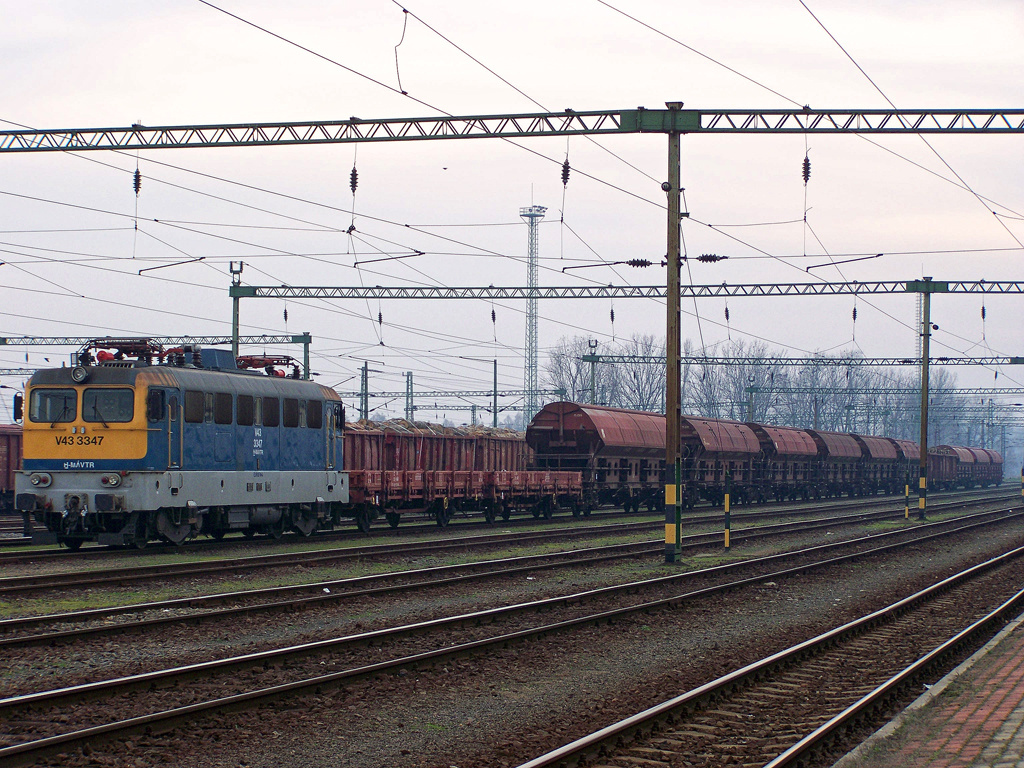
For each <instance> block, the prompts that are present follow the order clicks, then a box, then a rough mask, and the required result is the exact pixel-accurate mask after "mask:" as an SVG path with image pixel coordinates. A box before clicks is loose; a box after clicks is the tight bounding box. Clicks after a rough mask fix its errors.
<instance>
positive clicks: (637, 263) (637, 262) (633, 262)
mask: <svg viewBox="0 0 1024 768" xmlns="http://www.w3.org/2000/svg"><path fill="white" fill-rule="evenodd" d="M626 265H627V266H630V267H649V266H651V262H650V261H649V260H648V259H629V260H628V261H626Z"/></svg>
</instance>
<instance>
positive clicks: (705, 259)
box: [697, 253, 729, 264]
mask: <svg viewBox="0 0 1024 768" xmlns="http://www.w3.org/2000/svg"><path fill="white" fill-rule="evenodd" d="M728 258H729V257H728V256H719V255H718V254H717V253H702V254H701V255H700V256H698V257H697V261H699V262H701V263H702V264H714V263H715V262H716V261H725V260H726V259H728Z"/></svg>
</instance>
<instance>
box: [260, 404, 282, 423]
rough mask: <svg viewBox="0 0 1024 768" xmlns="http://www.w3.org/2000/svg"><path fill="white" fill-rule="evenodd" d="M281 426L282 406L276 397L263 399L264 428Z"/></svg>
mask: <svg viewBox="0 0 1024 768" xmlns="http://www.w3.org/2000/svg"><path fill="white" fill-rule="evenodd" d="M280 424H281V406H280V404H279V401H278V399H277V398H276V397H264V398H263V426H265V427H276V426H279V425H280Z"/></svg>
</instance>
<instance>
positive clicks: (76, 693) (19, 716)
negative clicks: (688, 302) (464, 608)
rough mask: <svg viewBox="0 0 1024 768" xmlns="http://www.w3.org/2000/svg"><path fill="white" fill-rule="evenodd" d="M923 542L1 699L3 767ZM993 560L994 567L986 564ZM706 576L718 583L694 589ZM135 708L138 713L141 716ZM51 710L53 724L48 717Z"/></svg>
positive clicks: (671, 579)
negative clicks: (682, 589)
mask: <svg viewBox="0 0 1024 768" xmlns="http://www.w3.org/2000/svg"><path fill="white" fill-rule="evenodd" d="M1017 514H1020V511H1018V513H1017ZM960 533H963V530H961V531H960ZM946 535H948V532H947V534H946ZM928 538H932V537H919V538H918V539H915V540H913V541H904V542H900V543H897V544H890V545H886V546H883V547H878V548H874V549H870V550H866V551H859V552H855V553H848V554H844V555H840V556H838V557H829V558H826V559H817V560H813V561H812V562H805V563H802V564H800V565H798V566H789V567H785V568H783V569H781V570H776V571H772V572H761V573H758V574H757V575H752V576H751V575H747V576H744V577H741V578H731V577H730V574H731V573H735V571H736V569H737V568H742V567H748V568H749V564H747V563H744V564H740V565H735V566H719V567H718V568H714V569H709V570H706V571H702V572H691V573H687V574H673V575H672V576H667V577H661V578H658V579H652V580H649V581H645V582H635V583H631V584H623V585H617V586H614V587H606V588H603V589H597V590H592V591H590V592H586V593H579V594H573V595H565V596H561V597H558V598H548V599H545V600H540V601H535V602H531V603H519V604H515V605H508V606H501V607H498V608H493V609H488V610H480V611H475V612H472V613H469V614H461V615H458V616H448V617H443V618H439V619H433V620H428V621H422V622H418V623H414V624H409V625H402V626H398V627H388V628H382V629H378V630H372V631H366V632H360V633H357V634H355V635H348V636H344V637H339V638H333V639H329V640H321V641H317V642H312V643H306V644H302V645H297V646H289V647H285V648H277V649H272V650H267V651H261V652H257V653H251V654H246V655H243V656H238V657H231V658H226V659H218V660H215V661H209V662H203V663H197V664H190V665H186V666H183V667H176V668H171V669H163V670H155V671H152V672H147V673H144V674H139V675H132V676H129V677H124V678H116V679H111V680H102V681H97V682H92V683H87V684H83V685H77V686H69V687H65V688H62V689H57V690H51V691H41V692H36V693H28V694H24V695H20V696H13V697H9V698H7V699H4V700H0V720H2V721H4V722H6V723H7V724H8V725H7V727H6V728H5V730H6V732H7V739H8V741H9V742H10V741H15V742H17V743H9V744H8V745H4V746H3V747H2V748H0V761H10V762H11V764H18V763H20V762H29V761H32V760H35V759H37V758H39V757H41V756H44V755H48V754H54V753H58V752H62V751H66V750H68V749H72V748H74V747H76V746H77V745H81V744H83V743H85V742H90V741H94V740H96V739H109V738H114V737H123V736H126V735H128V734H132V733H139V732H141V731H147V732H151V733H161V732H163V731H166V730H169V729H173V728H175V727H176V726H178V725H182V724H188V725H189V726H190V728H195V727H196V725H197V717H198V716H199V715H201V714H203V713H210V712H215V711H221V710H224V709H225V708H226V709H230V710H237V709H238V708H243V709H244V708H248V707H252V706H254V705H256V704H258V703H261V702H268V701H276V700H277V699H279V698H282V697H285V696H290V695H294V694H298V693H303V692H306V693H308V692H312V691H322V690H325V689H329V688H331V687H337V686H339V685H345V684H347V683H349V682H351V681H354V680H359V679H365V678H367V677H375V676H379V675H385V674H389V673H396V672H397V671H399V670H401V669H410V668H417V667H422V666H423V665H431V664H438V663H441V662H446V663H447V662H449V661H453V660H455V659H458V658H461V657H464V656H467V655H477V654H484V655H486V654H488V653H491V652H493V651H495V650H496V649H499V648H507V647H509V646H514V645H516V644H519V643H523V642H527V641H530V640H536V639H539V638H548V637H551V636H553V635H558V634H562V633H567V632H573V631H578V630H579V629H580V628H582V627H588V626H594V625H601V624H605V623H609V622H615V621H619V620H624V619H628V618H629V617H635V616H640V615H647V614H650V613H652V612H657V611H660V610H666V609H676V608H678V607H679V606H680V605H682V604H684V603H688V602H699V601H709V600H714V599H715V597H714V596H715V595H718V594H720V593H723V592H725V591H729V590H734V589H737V588H740V587H743V586H749V585H753V584H757V583H763V582H764V581H765V580H766V579H772V580H781V579H785V578H789V577H791V576H794V575H796V574H804V573H807V572H808V571H810V570H815V569H821V568H826V567H832V566H835V565H837V564H840V563H847V562H850V561H853V560H857V559H860V558H866V557H873V556H879V555H884V554H885V553H887V552H891V551H892V549H893V548H896V547H907V546H919V545H920V544H921V543H922V542H924V541H926V540H927V539H928ZM834 546H841V545H828V546H827V547H818V548H815V550H814V551H815V552H818V553H824V552H828V551H829V550H830V549H832V548H833V547H834ZM1022 553H1024V549H1016V550H1014V551H1013V552H1012V553H1008V554H1007V555H1005V556H1004V558H1003V560H1002V561H1000V562H1005V563H1008V565H1006V566H1005V567H1014V566H1016V567H1017V573H1016V575H1015V578H1017V579H1019V578H1021V577H1022V576H1024V563H1020V561H1018V560H1017V559H1016V558H1017V557H1018V556H1019V555H1020V554H1022ZM789 556H792V555H789ZM785 557H786V556H784V555H776V556H773V557H772V558H766V559H765V560H764V561H763V562H764V563H765V564H766V565H767V564H770V563H775V564H776V566H777V565H778V563H780V562H785ZM997 564H998V563H992V564H990V565H989V566H988V568H994V567H996V565H997ZM767 570H768V569H767V568H765V569H763V571H767ZM975 572H977V573H979V574H980V573H982V572H984V569H975ZM709 578H710V579H711V580H712V581H715V582H717V583H713V584H710V585H708V584H704V583H702V582H701V580H702V579H703V580H707V579H709ZM696 583H702V586H700V587H698V588H693V589H691V590H690V591H688V592H679V589H680V587H685V586H686V585H694V584H696ZM995 591H996V590H995V589H994V588H993V587H992V586H991V585H989V586H988V587H986V589H985V590H983V594H985V595H988V596H991V595H993V594H994V593H995ZM951 613H957V611H951ZM961 613H962V611H961ZM97 702H100V703H99V704H97ZM140 712H144V713H145V714H141V715H140V714H139V713H140ZM55 713H60V718H55V717H54V716H53V715H54V714H55ZM58 719H60V720H63V721H64V722H67V723H69V724H70V725H71V726H72V728H73V730H66V731H64V732H60V731H59V729H55V725H56V724H57V720H58ZM5 764H6V763H5Z"/></svg>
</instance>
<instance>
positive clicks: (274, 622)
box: [12, 524, 1022, 768]
mask: <svg viewBox="0 0 1024 768" xmlns="http://www.w3.org/2000/svg"><path fill="white" fill-rule="evenodd" d="M1015 528H1016V526H1015V525H1014V524H1010V525H1005V526H1000V527H999V528H997V529H992V530H990V532H988V533H985V534H973V535H969V536H959V537H957V538H956V539H955V540H950V541H949V542H946V543H943V544H941V545H928V546H922V547H919V548H916V549H915V550H913V551H905V552H902V553H901V554H899V555H894V556H890V557H887V558H885V559H884V560H882V559H873V560H872V561H871V562H867V561H865V562H858V563H853V564H849V565H844V566H841V567H839V568H834V569H831V570H829V571H828V575H827V576H826V575H824V574H819V575H812V576H802V577H796V578H787V579H785V580H779V582H777V583H764V582H763V583H761V584H760V585H758V586H756V587H751V588H746V589H743V590H738V591H735V592H733V593H730V594H728V595H726V596H724V597H721V598H716V599H714V600H708V601H703V602H701V603H698V604H688V605H686V606H684V607H682V608H680V609H678V610H674V611H660V612H657V613H654V614H650V615H647V616H644V617H643V618H636V619H629V620H624V621H618V622H616V623H614V624H610V625H604V626H601V627H598V628H591V629H586V630H583V631H574V632H572V633H571V634H568V633H567V634H564V635H561V634H556V635H552V636H549V637H547V638H545V639H544V640H541V641H536V642H533V643H529V644H520V645H515V646H512V647H510V648H507V649H505V650H503V651H500V652H497V653H492V654H490V655H488V656H486V657H480V656H478V657H473V658H469V659H465V660H462V661H459V662H457V663H452V664H449V665H448V666H447V667H440V668H431V669H426V670H421V671H418V672H404V673H398V674H394V675H389V676H387V677H381V678H374V679H370V680H365V681H361V682H359V683H356V684H352V685H348V686H346V687H345V688H344V689H339V690H329V691H323V692H321V693H320V694H318V695H316V696H304V697H296V698H293V699H289V700H285V701H283V702H278V703H276V704H274V705H273V706H265V707H261V708H257V709H254V710H250V711H246V712H237V713H229V714H222V715H218V716H216V717H211V718H205V719H204V720H202V721H201V722H197V723H195V725H194V727H192V728H184V729H179V730H178V731H175V732H174V733H173V734H169V735H167V736H162V737H158V738H157V737H154V738H150V737H139V738H136V739H133V740H131V741H130V742H128V743H124V742H113V743H110V744H105V745H96V746H94V747H92V748H91V749H88V750H86V751H87V752H88V754H81V753H77V754H73V755H72V754H69V755H64V756H60V757H57V758H54V759H53V760H52V761H51V762H50V764H52V765H61V766H75V765H116V766H149V765H159V764H163V765H189V766H197V767H198V768H212V767H213V766H247V767H252V768H258V767H260V766H268V767H269V766H275V767H276V766H282V765H283V766H298V767H300V768H312V767H314V766H316V767H319V766H324V767H325V768H326V767H327V766H332V767H333V766H354V767H358V768H364V767H365V768H378V767H379V768H384V767H385V766H388V767H389V768H407V767H408V768H412V767H413V766H416V767H418V768H451V766H458V768H467V767H468V766H497V767H499V768H500V767H501V766H514V765H518V764H520V763H522V762H524V761H525V760H527V759H529V758H530V757H532V756H534V755H536V754H539V753H540V752H542V751H544V750H546V749H549V748H552V747H554V746H556V745H558V744H561V743H565V742H567V741H571V740H572V739H574V738H577V737H578V736H581V735H583V734H585V733H587V732H589V731H591V730H593V729H594V728H596V727H599V726H601V725H604V724H608V723H610V722H614V721H616V720H618V719H621V718H622V717H625V716H627V715H629V714H632V713H634V712H636V711H638V710H640V709H642V708H644V707H647V706H650V705H652V704H654V703H657V702H658V701H662V700H664V699H666V698H669V697H671V696H675V695H677V694H679V693H681V692H683V691H685V690H688V689H689V688H692V687H694V686H695V685H698V684H700V683H702V682H706V681H707V680H710V679H713V678H715V677H717V676H719V675H721V674H723V673H725V672H727V671H729V670H731V669H733V668H735V667H736V666H738V665H741V664H743V663H747V662H749V661H752V660H754V659H756V658H760V657H762V656H764V655H767V654H768V653H771V652H773V651H775V650H779V649H781V648H784V647H787V646H789V645H791V644H793V643H794V642H797V641H799V640H802V639H805V638H807V637H810V636H813V635H814V634H817V633H818V632H820V631H823V630H824V629H825V628H828V627H831V626H834V625H835V624H837V623H841V622H842V621H845V620H848V619H850V618H853V617H854V616H857V615H861V614H862V613H865V612H867V611H868V610H872V609H874V608H877V607H880V606H881V605H884V604H887V603H889V602H891V601H892V600H893V599H894V598H895V597H896V596H900V595H903V594H906V593H909V592H912V591H914V590H915V589H917V588H919V587H920V586H923V585H924V584H927V583H932V582H934V581H936V580H938V579H939V578H942V577H944V576H946V575H948V574H949V573H950V572H952V571H954V570H958V569H959V568H960V567H961V566H962V565H963V564H965V563H966V562H968V561H970V562H973V561H976V560H979V559H983V558H984V557H986V556H988V555H990V554H993V553H995V552H997V551H1002V550H1003V549H1005V548H1008V547H1009V546H1010V545H1011V544H1018V545H1019V543H1020V541H1019V539H1021V538H1022V537H1021V535H1020V534H1018V533H1017V532H1016V531H1015ZM665 568H667V567H666V566H661V569H660V570H661V571H662V572H665ZM586 573H587V574H588V575H587V576H586V577H584V576H581V575H580V574H578V573H574V574H573V575H572V576H571V577H567V576H566V575H565V574H561V575H559V576H550V577H538V578H537V579H535V580H533V581H527V580H525V579H523V580H519V581H518V582H517V583H514V584H510V583H488V584H487V585H486V586H485V587H483V588H482V589H484V590H485V591H486V594H481V595H477V596H476V598H475V601H476V602H487V603H493V602H516V601H520V600H523V599H525V598H526V597H527V596H530V595H533V596H536V594H537V593H539V592H546V591H548V590H552V591H566V592H569V591H577V590H578V589H582V588H585V587H586V586H587V583H584V582H589V581H590V580H591V579H595V580H600V578H601V576H600V569H597V570H588V571H587V572H586ZM605 578H607V575H606V576H605ZM431 599H435V600H438V601H440V600H452V599H453V598H452V595H451V594H449V593H448V592H444V593H438V595H436V596H433V598H431V597H430V596H428V598H427V601H428V602H429V601H430V600H431ZM455 602H456V603H458V606H457V607H456V610H463V606H464V605H471V604H473V603H474V596H473V595H472V594H464V595H462V596H461V597H458V598H456V599H455ZM452 607H454V606H449V609H451V608H452ZM421 609H422V606H421ZM307 618H314V617H312V615H310V616H309V617H305V616H304V615H303V614H297V615H294V616H288V615H284V616H283V617H282V616H273V617H269V618H267V619H266V626H265V627H264V628H263V629H262V630H261V631H260V632H259V633H258V634H259V635H261V636H264V637H268V636H273V635H275V634H280V635H281V636H282V637H290V636H292V635H293V634H294V632H293V630H294V628H295V627H296V626H301V625H303V622H304V621H305V620H306V619H307ZM231 640H232V638H229V637H225V638H224V639H223V642H224V643H225V647H226V645H227V644H228V643H230V642H231ZM149 642H151V641H146V642H145V643H139V644H138V648H137V652H138V653H139V654H146V655H149V654H151V653H153V649H152V648H151V647H147V643H149ZM208 642H209V638H204V639H203V641H202V643H203V644H207V643H208ZM234 649H235V648H234V645H233V644H232V650H234ZM112 650H113V651H115V652H116V654H117V658H118V659H119V661H118V662H117V663H118V665H120V664H121V663H123V662H124V658H125V655H126V654H127V656H128V657H129V658H130V657H131V654H132V653H133V652H134V651H132V650H131V649H125V648H115V649H112ZM169 650H170V651H171V652H172V653H174V652H180V651H181V649H180V648H177V647H175V648H173V649H169ZM50 652H51V653H52V654H53V655H52V656H51V657H50V660H51V664H52V662H54V661H57V660H60V659H61V654H62V651H61V649H59V648H57V649H50ZM76 663H78V664H82V665H87V664H89V663H90V660H87V659H81V660H79V661H78V662H76ZM91 663H93V664H96V665H98V666H97V667H96V668H95V669H96V671H98V672H100V673H102V671H103V669H102V666H103V664H104V658H103V657H102V655H96V656H93V658H92V659H91ZM12 668H14V667H12ZM100 676H103V677H105V676H106V675H105V674H101V675H100Z"/></svg>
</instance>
